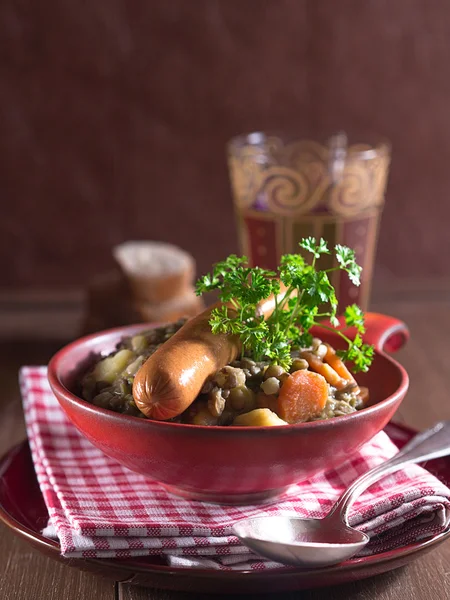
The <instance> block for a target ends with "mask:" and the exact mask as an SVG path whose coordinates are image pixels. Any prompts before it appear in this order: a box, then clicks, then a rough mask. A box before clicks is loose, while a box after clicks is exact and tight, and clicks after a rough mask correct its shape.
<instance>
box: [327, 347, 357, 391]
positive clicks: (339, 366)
mask: <svg viewBox="0 0 450 600" xmlns="http://www.w3.org/2000/svg"><path fill="white" fill-rule="evenodd" d="M325 345H326V347H327V353H326V354H325V357H324V359H323V360H324V362H325V363H327V364H328V365H330V367H331V368H332V369H334V370H335V371H336V373H337V374H338V375H339V376H340V377H342V379H345V380H346V381H355V378H354V377H353V375H352V374H351V373H350V371H349V370H348V369H347V367H346V366H345V365H344V363H343V362H342V360H341V358H340V357H339V356H338V355H337V354H336V350H335V349H334V348H332V347H331V346H330V344H325ZM355 383H356V382H355ZM358 392H359V388H358V387H356V388H355V393H358Z"/></svg>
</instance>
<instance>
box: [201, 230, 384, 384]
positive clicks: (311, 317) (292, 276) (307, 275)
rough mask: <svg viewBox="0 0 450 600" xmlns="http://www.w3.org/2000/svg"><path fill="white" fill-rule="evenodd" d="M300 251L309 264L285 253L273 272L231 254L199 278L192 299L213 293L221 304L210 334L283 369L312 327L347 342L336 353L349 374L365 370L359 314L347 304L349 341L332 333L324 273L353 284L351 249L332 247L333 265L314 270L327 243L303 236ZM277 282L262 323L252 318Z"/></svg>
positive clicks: (369, 352)
mask: <svg viewBox="0 0 450 600" xmlns="http://www.w3.org/2000/svg"><path fill="white" fill-rule="evenodd" d="M300 247H301V248H302V249H303V250H306V252H307V253H309V254H311V255H312V258H311V260H310V261H309V262H308V261H306V260H305V258H304V257H303V256H302V255H301V254H285V255H283V256H282V257H281V261H280V265H279V267H278V270H277V272H275V271H269V270H266V269H261V268H260V267H253V268H252V267H249V266H248V265H247V263H248V259H247V257H245V256H242V257H238V256H236V255H234V254H232V255H231V256H229V257H228V258H227V259H226V260H224V261H222V262H219V263H217V264H216V265H215V266H214V268H213V271H212V273H211V274H208V275H204V276H203V277H201V278H200V279H199V280H198V281H197V284H196V293H197V295H201V294H203V293H204V292H210V291H213V290H218V291H219V297H220V300H221V301H222V302H224V303H226V305H225V304H224V305H223V306H221V307H219V308H215V309H214V310H213V311H212V313H211V319H210V325H211V330H212V332H213V333H216V334H218V333H226V334H234V335H238V336H239V338H240V340H241V342H242V354H243V355H244V354H248V355H250V356H252V357H253V358H254V359H255V360H257V361H259V360H269V361H270V362H272V363H275V364H279V365H281V366H282V367H283V368H285V369H288V368H289V366H290V364H291V362H292V358H291V351H292V350H293V349H295V348H307V347H309V346H310V345H311V341H312V335H311V333H310V330H311V328H312V327H314V326H318V327H323V328H324V329H331V330H333V331H336V333H337V334H338V335H340V336H341V337H342V338H343V339H344V340H345V342H346V344H347V349H346V350H338V351H337V353H338V354H339V356H341V358H342V359H343V360H348V361H351V362H352V363H353V370H354V371H355V372H356V371H367V370H368V368H369V366H370V364H371V362H372V359H373V352H374V350H373V347H372V346H369V345H368V344H365V343H364V342H363V339H362V335H363V334H364V332H365V327H364V315H363V312H362V310H361V309H360V308H359V307H358V306H357V305H356V304H353V305H351V306H347V307H346V308H345V311H344V319H345V324H346V326H347V327H355V328H356V331H357V334H356V336H355V338H354V339H353V340H351V339H350V338H349V337H348V336H347V335H345V333H344V332H343V331H341V330H338V329H334V327H337V326H338V325H339V320H338V318H337V311H338V301H337V298H336V292H335V289H334V287H333V285H332V284H331V282H330V279H329V274H330V273H332V272H333V271H337V270H342V271H345V272H346V273H347V275H348V277H349V279H350V281H351V282H352V283H353V284H354V285H359V284H360V275H361V267H360V266H359V265H358V264H357V263H356V260H355V253H354V251H353V250H352V249H350V248H348V247H347V246H342V245H340V244H336V246H335V247H334V257H335V264H336V266H334V267H332V268H329V269H326V270H318V269H317V268H316V262H317V260H318V259H320V257H321V256H322V255H323V254H331V252H330V250H329V248H328V244H327V242H326V241H325V240H324V239H322V238H321V239H320V240H319V241H318V242H317V241H316V239H315V238H313V237H308V238H306V239H303V240H302V241H301V242H300ZM280 281H281V282H282V283H283V284H284V286H285V287H286V291H285V293H284V294H283V295H282V296H281V299H279V300H278V302H276V305H275V309H274V311H273V313H272V314H271V316H270V317H269V318H268V319H266V320H265V319H264V317H263V316H261V315H258V311H257V307H258V304H259V303H260V302H261V301H262V300H265V299H267V298H268V297H269V296H270V295H271V294H274V296H275V297H277V296H278V295H279V294H280V289H281V288H280ZM324 320H328V321H329V322H330V323H331V325H332V326H333V327H330V325H327V324H326V323H324V322H323V321H324Z"/></svg>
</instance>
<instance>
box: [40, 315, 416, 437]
mask: <svg viewBox="0 0 450 600" xmlns="http://www.w3.org/2000/svg"><path fill="white" fill-rule="evenodd" d="M161 325H162V324H161V323H135V324H132V325H122V326H119V327H113V328H110V329H105V330H102V331H98V332H95V333H91V334H89V335H85V336H82V337H80V338H77V339H76V340H74V341H73V342H70V343H69V344H66V345H65V346H63V347H62V348H60V349H59V350H58V351H57V352H56V353H55V354H54V355H53V356H52V357H51V359H50V361H49V363H48V366H47V378H48V382H49V384H50V388H51V389H52V392H53V393H54V394H55V396H56V398H57V400H58V402H59V403H60V404H61V402H60V397H61V398H63V399H64V401H65V402H67V403H69V404H71V405H75V406H77V407H79V408H81V409H82V410H83V411H84V412H87V413H91V414H92V415H93V416H94V415H99V416H102V418H103V417H104V418H105V419H106V420H107V421H110V422H116V423H118V424H119V423H123V424H126V423H129V424H131V423H134V424H135V426H137V427H139V428H141V427H142V428H146V429H147V428H149V427H153V428H155V429H157V430H159V431H161V433H162V432H163V431H172V432H173V433H175V432H176V431H178V433H182V432H186V433H188V432H191V433H192V432H193V431H197V432H199V434H200V435H202V433H200V432H203V434H205V433H208V434H209V433H214V435H215V436H217V434H219V435H230V434H227V433H226V432H228V431H229V432H231V433H232V434H233V436H236V435H249V434H251V435H258V432H267V431H271V432H272V435H273V434H274V433H275V432H277V433H280V434H281V435H284V434H287V435H291V434H292V433H293V432H297V431H299V430H313V429H329V428H331V427H334V426H335V424H337V423H344V422H348V423H349V422H351V421H352V420H353V421H356V420H357V419H358V418H361V417H362V416H363V415H367V416H370V415H371V414H375V413H377V412H379V411H380V410H383V409H384V408H387V406H389V405H392V404H395V403H396V402H397V400H398V399H399V397H404V396H405V394H406V392H407V391H408V387H409V376H408V373H407V371H406V369H405V368H404V367H403V366H402V365H401V364H400V363H398V362H397V361H396V360H395V359H393V358H392V357H391V356H390V355H389V354H387V353H386V352H385V351H383V350H380V349H375V356H376V355H378V356H381V357H383V359H385V360H387V361H388V362H390V363H391V364H392V365H394V366H395V367H396V368H397V369H398V371H399V373H400V375H401V381H400V385H399V386H398V387H397V389H396V391H395V392H394V393H393V394H391V395H390V396H388V397H387V398H384V399H383V400H380V401H379V402H377V403H376V404H373V405H372V406H368V407H366V408H362V409H361V410H357V411H355V412H353V413H350V414H348V415H340V416H338V417H333V418H330V419H320V420H317V421H309V422H307V423H294V424H288V425H280V426H278V427H273V426H256V427H255V426H249V425H245V426H243V425H228V426H226V427H224V426H223V425H195V424H191V423H173V422H170V421H158V420H156V419H145V418H142V417H134V416H132V415H125V414H122V413H118V412H115V411H112V410H109V409H107V408H101V407H99V406H95V405H94V404H91V403H90V402H88V401H87V400H84V399H83V398H80V397H79V396H77V395H76V394H74V393H73V392H71V391H70V390H69V389H68V388H67V387H66V386H65V385H64V384H63V383H62V382H61V379H60V375H59V368H60V364H61V362H62V361H63V360H64V359H65V358H66V357H67V355H70V354H71V352H73V351H74V350H75V349H77V348H79V347H80V346H84V345H87V344H89V343H90V342H93V340H96V339H97V338H101V337H105V338H106V337H109V336H111V335H118V334H122V335H127V334H130V333H132V332H134V331H145V330H148V329H154V328H155V327H158V326H161ZM274 430H275V431H274Z"/></svg>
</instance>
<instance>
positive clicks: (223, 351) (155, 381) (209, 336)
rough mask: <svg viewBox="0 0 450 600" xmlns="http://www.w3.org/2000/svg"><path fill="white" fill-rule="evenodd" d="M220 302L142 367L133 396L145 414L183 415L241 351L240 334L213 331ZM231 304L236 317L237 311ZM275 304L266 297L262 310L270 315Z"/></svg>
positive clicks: (160, 417) (159, 416)
mask: <svg viewBox="0 0 450 600" xmlns="http://www.w3.org/2000/svg"><path fill="white" fill-rule="evenodd" d="M282 295H283V293H281V294H280V296H279V297H281V296H282ZM220 306H222V303H220V302H219V303H217V304H215V305H214V306H211V307H209V308H207V309H206V310H204V311H203V312H202V313H200V314H199V315H197V316H196V317H194V318H192V319H190V320H189V321H187V322H186V323H185V324H184V325H183V327H181V329H179V330H178V331H177V332H176V333H175V334H174V335H173V336H172V337H171V338H169V339H168V340H167V342H164V344H163V345H162V346H160V347H159V348H158V349H157V350H156V352H154V354H152V355H151V356H150V357H149V358H148V360H147V361H146V362H145V363H144V364H143V365H142V366H141V368H140V369H139V370H138V372H137V373H136V377H135V379H134V383H133V398H134V401H135V403H136V406H137V407H138V409H139V410H140V411H141V412H142V413H144V415H145V416H147V417H149V418H151V419H156V420H167V419H171V418H173V417H176V416H178V415H180V414H181V413H182V412H183V411H185V410H186V409H187V408H188V406H189V405H190V404H191V403H192V402H193V401H194V400H195V398H196V397H197V396H198V394H199V393H200V390H201V389H202V387H203V384H204V383H205V381H206V380H207V379H208V377H211V376H213V375H215V374H216V373H217V371H220V369H222V368H223V367H225V365H227V364H228V363H230V362H232V361H233V360H235V359H236V357H237V356H238V355H239V352H240V350H241V342H240V340H239V337H238V336H236V335H229V334H214V333H212V331H211V326H210V324H209V320H210V318H211V311H212V310H213V309H214V308H218V307H220ZM227 306H228V311H229V314H230V316H232V317H233V318H234V317H235V316H236V315H237V313H236V311H235V310H234V309H233V308H232V307H230V306H229V305H227ZM274 307H275V300H274V299H272V300H270V299H269V300H265V301H264V303H262V304H261V305H260V306H259V310H258V314H264V316H265V317H267V316H269V315H270V314H271V313H272V312H273V309H274ZM233 313H234V314H233Z"/></svg>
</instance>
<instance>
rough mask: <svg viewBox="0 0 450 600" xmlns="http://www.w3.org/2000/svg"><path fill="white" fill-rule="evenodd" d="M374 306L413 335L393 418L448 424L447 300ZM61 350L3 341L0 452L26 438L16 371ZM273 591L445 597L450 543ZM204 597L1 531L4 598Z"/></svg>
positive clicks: (399, 599) (310, 598)
mask: <svg viewBox="0 0 450 600" xmlns="http://www.w3.org/2000/svg"><path fill="white" fill-rule="evenodd" d="M373 309H374V310H377V311H379V312H385V313H388V314H392V315H394V316H396V317H399V318H401V319H403V320H404V321H405V322H406V323H407V324H408V325H409V328H410V330H411V340H410V342H409V344H408V345H407V347H406V348H404V349H403V350H401V352H400V353H399V354H398V359H399V361H400V362H401V363H402V364H403V365H404V366H405V367H406V369H407V370H408V372H409V375H410V379H411V387H410V391H409V393H408V395H407V397H406V399H405V400H404V402H403V404H402V406H401V408H400V410H399V411H398V413H397V415H396V419H397V420H398V421H400V422H403V423H406V424H408V425H410V426H412V427H414V428H416V429H423V428H426V427H428V426H430V425H432V424H433V423H434V422H436V421H438V420H442V419H450V398H449V393H448V390H447V385H448V371H449V365H450V300H448V299H444V300H434V299H433V298H432V297H425V298H423V297H422V298H421V299H420V300H414V299H407V300H404V299H400V300H399V299H397V300H395V299H393V300H391V301H389V302H387V301H385V302H378V303H377V304H376V305H375V306H374V307H373ZM59 345H60V344H55V343H39V342H33V343H24V342H20V343H19V342H16V343H6V342H4V343H2V344H0V380H1V381H2V386H3V394H2V396H1V400H0V403H1V408H2V412H1V419H0V453H4V452H5V451H6V450H7V449H8V448H10V447H11V446H12V445H13V444H15V443H17V442H19V441H20V440H22V439H24V437H25V428H24V424H23V417H22V409H21V404H20V397H19V391H18V386H17V370H18V368H19V366H20V365H22V364H45V363H46V362H47V360H48V358H49V357H50V356H51V354H52V353H53V352H54V351H55V350H56V349H57V348H58V346H59ZM270 592H271V593H270V594H267V595H263V597H264V598H267V600H275V598H276V599H278V600H288V599H289V600H293V599H294V598H302V599H305V600H316V599H325V600H327V599H333V600H341V599H342V600H344V599H348V598H352V599H361V600H369V599H370V600H375V599H379V600H391V599H392V600H394V599H395V600H403V599H405V600H406V599H410V598H414V599H415V600H421V599H424V600H425V599H426V600H444V599H445V598H450V542H446V543H444V544H442V545H441V546H439V547H438V548H436V549H435V550H434V551H432V552H431V553H430V554H428V555H426V556H424V557H422V558H420V559H418V560H416V561H415V562H413V563H411V564H410V565H408V566H406V567H402V568H400V569H397V570H395V571H392V572H390V573H387V574H384V575H381V576H378V577H374V578H371V579H366V580H364V581H355V582H353V583H349V584H345V585H342V586H337V587H334V588H322V589H317V590H310V591H301V592H300V591H299V592H292V593H286V594H278V593H276V592H277V591H276V590H270ZM207 597H211V596H209V595H202V594H189V593H183V592H169V591H163V590H157V589H149V588H139V587H132V586H129V585H126V584H115V583H114V582H111V581H107V580H105V579H102V578H100V577H97V576H95V575H92V574H90V573H85V572H81V571H78V570H76V569H72V568H69V567H67V566H65V565H62V564H60V563H57V562H55V561H53V560H51V559H49V558H46V557H44V556H42V555H41V554H39V553H38V552H37V551H35V550H34V549H32V548H31V547H30V546H29V545H28V544H27V543H26V542H25V541H23V540H21V539H19V538H17V537H16V536H15V535H14V534H13V533H11V532H10V531H9V530H8V529H7V528H6V527H4V526H0V598H1V599H2V600H22V599H24V600H25V599H26V600H28V599H29V600H35V599H39V600H40V599H45V600H53V599H57V600H59V599H62V600H72V599H73V600H75V599H76V600H79V599H83V600H84V599H91V598H92V599H95V600H113V599H116V600H117V599H120V600H144V599H147V600H148V599H151V600H193V599H194V598H195V599H197V600H202V599H204V598H207ZM234 597H235V598H244V597H249V598H250V597H253V598H254V597H255V596H234Z"/></svg>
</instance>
